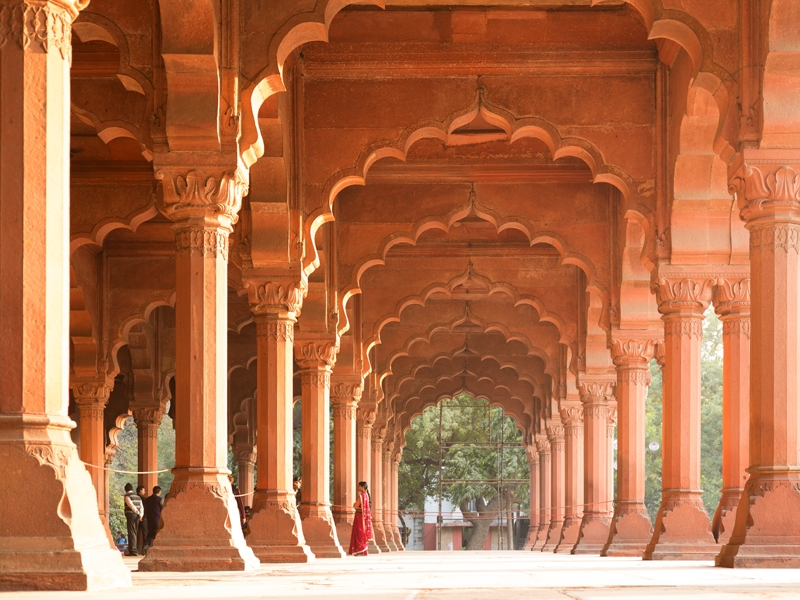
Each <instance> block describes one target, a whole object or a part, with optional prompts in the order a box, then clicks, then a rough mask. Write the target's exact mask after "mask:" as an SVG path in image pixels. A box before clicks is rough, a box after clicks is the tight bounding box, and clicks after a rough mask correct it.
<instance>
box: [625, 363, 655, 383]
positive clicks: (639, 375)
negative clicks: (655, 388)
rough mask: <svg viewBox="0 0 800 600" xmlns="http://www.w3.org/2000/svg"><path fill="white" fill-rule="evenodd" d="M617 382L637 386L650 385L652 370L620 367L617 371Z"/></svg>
mask: <svg viewBox="0 0 800 600" xmlns="http://www.w3.org/2000/svg"><path fill="white" fill-rule="evenodd" d="M617 381H619V382H621V383H634V384H637V385H650V369H648V368H647V367H646V366H645V367H620V368H619V370H618V371H617Z"/></svg>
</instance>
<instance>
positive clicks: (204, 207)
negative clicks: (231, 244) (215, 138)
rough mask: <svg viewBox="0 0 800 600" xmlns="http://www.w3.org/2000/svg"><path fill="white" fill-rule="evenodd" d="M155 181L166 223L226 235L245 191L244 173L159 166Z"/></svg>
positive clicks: (231, 169) (232, 169)
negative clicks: (215, 229)
mask: <svg viewBox="0 0 800 600" xmlns="http://www.w3.org/2000/svg"><path fill="white" fill-rule="evenodd" d="M220 162H226V161H224V159H222V160H221V161H220ZM227 162H231V161H227ZM155 178H156V179H158V180H159V181H161V187H162V190H163V198H162V199H161V200H160V201H159V203H158V204H159V208H160V209H161V212H163V213H164V215H166V216H167V217H168V218H169V219H171V220H172V221H175V222H180V221H193V222H197V223H198V224H202V225H203V226H204V227H206V228H211V227H213V226H216V227H219V228H220V229H222V230H223V231H225V232H227V233H231V232H232V231H233V225H234V224H235V223H236V221H237V219H238V213H239V209H240V208H241V207H242V197H243V196H245V195H246V194H247V191H248V185H249V184H248V178H247V174H246V172H245V171H244V169H242V168H241V167H238V166H236V167H227V168H226V167H219V166H213V165H204V166H192V167H187V166H184V165H179V166H175V165H160V166H157V167H156V171H155ZM226 251H227V250H226Z"/></svg>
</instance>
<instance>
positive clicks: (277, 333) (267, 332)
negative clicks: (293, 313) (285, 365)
mask: <svg viewBox="0 0 800 600" xmlns="http://www.w3.org/2000/svg"><path fill="white" fill-rule="evenodd" d="M255 322H256V335H257V336H258V337H265V338H267V339H273V340H280V341H282V342H289V343H290V344H291V343H294V322H293V321H292V320H290V319H274V320H273V319H268V318H267V319H265V318H257V319H255Z"/></svg>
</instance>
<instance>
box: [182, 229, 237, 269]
mask: <svg viewBox="0 0 800 600" xmlns="http://www.w3.org/2000/svg"><path fill="white" fill-rule="evenodd" d="M175 248H176V249H177V251H178V253H181V252H199V253H200V254H201V255H203V256H206V255H213V256H215V257H216V256H222V258H224V259H225V260H226V261H227V260H228V233H227V232H225V231H220V230H218V229H200V228H197V229H195V228H191V229H178V230H177V231H176V232H175Z"/></svg>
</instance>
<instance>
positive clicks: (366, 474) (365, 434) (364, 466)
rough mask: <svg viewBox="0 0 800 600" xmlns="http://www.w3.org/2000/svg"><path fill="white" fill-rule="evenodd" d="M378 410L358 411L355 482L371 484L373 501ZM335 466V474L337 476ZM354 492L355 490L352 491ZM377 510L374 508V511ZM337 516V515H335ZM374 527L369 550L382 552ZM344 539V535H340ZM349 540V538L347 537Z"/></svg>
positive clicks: (364, 408)
mask: <svg viewBox="0 0 800 600" xmlns="http://www.w3.org/2000/svg"><path fill="white" fill-rule="evenodd" d="M375 417H376V411H375V409H374V408H367V407H359V408H358V409H357V411H356V476H355V483H357V482H359V481H366V482H367V485H368V486H369V490H370V494H371V495H372V498H373V501H374V499H375V489H374V486H373V478H372V424H373V423H374V422H375ZM335 437H336V434H335V433H334V448H335V444H336V440H335ZM335 473H336V472H335V468H334V476H335ZM352 493H353V494H354V493H355V492H352ZM352 505H353V503H352V502H350V504H349V506H350V507H351V508H352ZM372 512H373V513H374V512H375V511H374V509H373V511H372ZM334 518H335V515H334ZM374 530H375V528H374V527H373V536H372V537H373V539H372V540H370V542H369V551H370V552H372V553H374V554H380V552H381V549H380V547H379V546H378V542H377V539H378V536H377V534H376V533H375V531H374ZM339 539H340V540H342V539H343V538H342V536H341V535H340V536H339ZM347 539H348V540H349V538H347Z"/></svg>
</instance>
